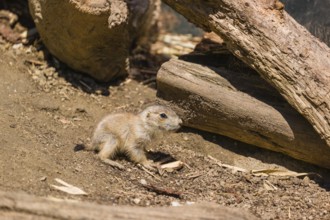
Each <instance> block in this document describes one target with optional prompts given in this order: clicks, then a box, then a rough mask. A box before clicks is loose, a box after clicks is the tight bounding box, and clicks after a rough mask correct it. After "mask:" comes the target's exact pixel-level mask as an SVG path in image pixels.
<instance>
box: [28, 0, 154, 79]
mask: <svg viewBox="0 0 330 220" xmlns="http://www.w3.org/2000/svg"><path fill="white" fill-rule="evenodd" d="M29 8H30V13H31V15H32V17H33V19H34V22H35V24H36V27H37V29H38V32H39V34H40V36H41V39H42V41H43V43H44V44H45V46H46V47H47V49H48V50H49V51H50V52H51V53H52V54H53V55H54V56H55V57H57V58H58V59H59V60H61V61H62V62H64V63H65V64H67V65H68V66H69V67H71V68H73V69H75V70H78V71H81V72H84V73H87V74H89V75H90V76H92V77H94V78H96V79H98V80H100V81H110V80H112V79H115V78H118V77H122V76H126V75H127V73H128V68H129V52H130V50H131V49H132V47H133V45H135V44H138V45H140V46H145V47H147V46H148V44H150V43H151V41H152V40H153V39H154V38H155V37H156V36H157V31H156V30H157V29H156V28H155V27H156V23H157V19H158V14H159V11H160V0H139V1H138V0H130V1H124V0H97V1H95V0H47V1H44V0H29Z"/></svg>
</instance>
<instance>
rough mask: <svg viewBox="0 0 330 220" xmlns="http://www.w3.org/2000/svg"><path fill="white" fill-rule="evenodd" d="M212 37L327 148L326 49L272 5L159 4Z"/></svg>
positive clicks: (329, 94) (245, 1)
mask: <svg viewBox="0 0 330 220" xmlns="http://www.w3.org/2000/svg"><path fill="white" fill-rule="evenodd" d="M164 2H165V3H167V4H168V5H170V6H171V7H172V8H174V9H175V10H177V11H178V12H179V13H181V14H182V15H184V16H185V17H186V18H188V20H189V21H191V22H193V23H194V24H196V25H197V26H199V27H202V28H203V29H204V30H207V31H214V32H215V33H217V34H218V35H220V36H221V37H222V38H223V39H224V40H225V42H226V43H227V46H228V49H229V50H230V51H231V52H232V53H233V54H234V55H235V56H237V57H238V58H239V59H241V60H243V61H244V62H245V63H246V64H248V65H249V66H251V67H252V68H254V69H255V70H257V71H258V72H259V74H260V75H261V76H262V77H264V78H265V79H266V80H267V81H268V82H270V83H271V84H272V85H273V86H274V87H275V88H276V89H277V90H278V91H279V92H280V93H281V95H282V96H283V97H284V98H285V99H286V100H287V101H288V102H289V103H290V104H291V105H292V106H293V107H294V108H295V109H297V110H298V111H299V112H300V113H301V114H302V115H303V116H304V117H305V118H306V119H307V120H308V121H309V122H310V123H311V124H312V125H313V127H314V129H315V130H316V131H317V132H318V133H319V134H320V136H321V138H322V139H324V140H325V141H326V142H327V144H328V146H330V49H329V48H328V47H327V46H326V45H325V44H324V43H321V42H320V41H318V40H317V39H316V38H315V37H314V36H312V35H311V34H310V33H309V32H308V31H307V30H306V29H305V28H304V27H302V26H301V25H299V24H298V23H297V22H296V21H295V20H294V19H292V18H291V17H290V16H289V15H288V14H287V13H286V12H285V11H284V10H283V4H282V3H280V2H279V1H278V0H261V1H257V0H237V1H231V0H219V1H201V0H197V1H192V0H179V1H177V0H164Z"/></svg>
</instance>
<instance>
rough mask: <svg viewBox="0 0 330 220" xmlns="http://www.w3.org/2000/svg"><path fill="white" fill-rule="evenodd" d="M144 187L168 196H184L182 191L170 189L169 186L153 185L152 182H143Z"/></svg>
mask: <svg viewBox="0 0 330 220" xmlns="http://www.w3.org/2000/svg"><path fill="white" fill-rule="evenodd" d="M141 185H142V186H143V187H144V188H146V189H148V190H150V191H153V192H155V193H157V194H159V195H166V196H172V197H175V198H181V197H182V193H181V192H177V191H175V190H173V189H169V188H160V187H158V186H155V185H152V184H141Z"/></svg>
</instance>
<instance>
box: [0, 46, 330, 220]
mask: <svg viewBox="0 0 330 220" xmlns="http://www.w3.org/2000/svg"><path fill="white" fill-rule="evenodd" d="M37 48H38V47H36V46H32V45H28V46H23V45H20V44H16V45H15V44H12V43H9V42H7V41H6V40H4V39H0V73H1V75H0V79H1V80H0V88H1V89H0V122H1V123H0V147H1V154H0V173H1V177H0V190H2V191H21V192H27V193H30V194H34V195H38V196H45V197H56V198H62V199H74V200H83V201H90V202H95V203H99V204H108V205H113V204H125V205H132V206H169V205H175V204H187V203H191V202H194V203H197V202H202V201H209V202H214V203H217V204H221V205H225V206H229V207H238V208H241V209H243V210H247V211H249V212H251V213H252V214H254V215H256V216H258V217H260V218H261V219H330V202H329V201H330V192H329V189H330V182H329V180H328V178H329V177H330V175H329V171H327V170H323V169H320V168H318V167H315V166H311V165H308V164H306V163H302V162H299V161H297V160H294V159H291V158H289V157H286V156H284V155H281V154H278V153H273V152H269V151H266V150H262V149H259V148H256V147H253V146H249V145H246V144H243V143H240V142H236V141H234V140H231V139H228V138H226V137H222V136H218V135H214V134H210V133H205V132H201V131H197V130H193V129H189V128H183V129H181V130H179V132H177V133H173V134H169V135H167V136H165V137H164V139H162V140H159V141H157V142H155V143H153V145H152V148H151V149H150V157H151V158H153V159H154V160H156V161H160V160H162V159H164V158H170V159H171V160H180V161H182V162H184V163H185V165H184V167H183V168H182V169H180V170H175V171H171V172H164V173H157V172H156V173H153V174H152V175H150V174H149V173H147V172H145V171H143V170H142V169H140V168H139V167H137V166H136V165H134V164H132V163H130V162H128V161H126V160H125V158H121V159H119V160H118V162H119V163H121V164H123V165H124V166H125V167H126V170H125V171H120V170H118V169H116V168H113V167H110V166H108V165H105V164H103V163H102V162H101V161H99V159H98V158H97V157H96V155H95V154H93V153H92V152H87V151H78V152H75V151H74V148H75V146H76V145H78V144H86V143H88V141H89V138H90V137H91V134H92V131H93V128H94V127H95V125H96V123H97V122H98V121H99V120H100V119H101V118H102V117H103V116H104V115H106V114H108V113H110V112H122V111H131V112H137V111H139V110H141V109H143V107H144V106H146V105H148V104H150V103H157V97H156V84H155V82H154V81H152V80H148V78H147V81H146V78H145V77H144V78H138V79H132V78H127V79H124V80H119V81H116V82H113V83H111V84H101V83H97V82H95V81H94V80H93V79H91V78H89V77H87V76H83V75H81V74H79V73H76V72H74V71H72V70H70V69H68V68H65V67H64V66H63V65H61V64H59V63H57V62H49V61H50V60H51V59H49V57H48V56H44V54H43V52H42V51H41V50H37ZM51 61H52V60H51ZM53 61H54V60H53ZM146 82H147V83H146ZM208 155H212V156H213V157H215V158H216V161H215V160H213V159H211V158H210V157H208ZM220 161H221V162H222V163H225V164H230V165H233V166H238V167H242V168H245V169H248V170H250V169H255V170H257V169H265V168H283V169H289V170H292V171H295V172H311V173H314V174H311V175H309V176H307V177H306V176H303V177H279V176H268V177H266V176H263V177H258V176H254V175H251V174H250V173H244V172H233V170H231V169H228V168H224V167H222V166H219V162H220ZM315 173H316V174H315ZM55 178H60V179H62V180H64V181H66V182H68V183H70V184H72V185H74V186H77V187H79V188H81V189H83V190H84V191H86V192H87V193H88V195H86V196H73V195H69V194H66V193H64V192H61V191H58V190H56V189H55V188H53V187H52V185H53V184H57V183H56V181H55ZM141 183H147V184H148V185H149V186H153V188H150V187H149V188H147V187H145V185H143V184H141ZM156 188H158V189H162V192H157V190H155V189H156ZM166 192H167V193H166Z"/></svg>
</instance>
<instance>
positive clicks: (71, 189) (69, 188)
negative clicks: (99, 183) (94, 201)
mask: <svg viewBox="0 0 330 220" xmlns="http://www.w3.org/2000/svg"><path fill="white" fill-rule="evenodd" d="M55 181H56V182H58V183H59V184H62V186H56V185H51V186H52V187H54V188H55V189H57V190H60V191H62V192H66V193H68V194H71V195H87V193H86V192H85V191H83V190H82V189H80V188H78V187H76V186H73V185H71V184H69V183H67V182H64V181H63V180H61V179H58V178H56V179H55Z"/></svg>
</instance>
